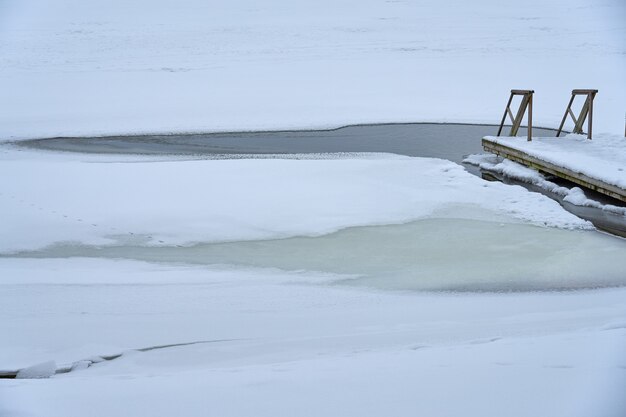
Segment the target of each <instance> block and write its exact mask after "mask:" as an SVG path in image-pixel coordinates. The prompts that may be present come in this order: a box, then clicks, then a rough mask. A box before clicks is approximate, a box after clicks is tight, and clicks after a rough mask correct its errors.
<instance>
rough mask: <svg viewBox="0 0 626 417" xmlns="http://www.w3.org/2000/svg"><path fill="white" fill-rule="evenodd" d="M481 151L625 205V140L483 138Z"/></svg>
mask: <svg viewBox="0 0 626 417" xmlns="http://www.w3.org/2000/svg"><path fill="white" fill-rule="evenodd" d="M482 145H483V148H484V149H485V150H486V151H487V152H491V153H494V154H497V155H499V156H502V157H504V158H507V159H510V160H513V161H516V162H520V163H522V164H524V165H527V166H529V167H532V168H535V169H537V170H540V171H544V172H547V173H549V174H552V175H556V176H558V177H560V178H564V179H567V180H569V181H571V182H573V183H576V184H578V185H582V186H583V187H587V188H590V189H592V190H595V191H598V192H600V193H603V194H605V195H608V196H611V197H613V198H616V199H618V200H621V201H624V202H626V138H624V137H620V136H614V135H599V136H595V137H594V138H593V140H588V139H587V138H586V137H585V136H583V135H575V134H569V135H567V136H565V137H560V138H557V137H543V138H533V140H532V141H527V140H525V139H524V138H520V137H502V136H501V137H496V136H486V137H484V138H483V140H482Z"/></svg>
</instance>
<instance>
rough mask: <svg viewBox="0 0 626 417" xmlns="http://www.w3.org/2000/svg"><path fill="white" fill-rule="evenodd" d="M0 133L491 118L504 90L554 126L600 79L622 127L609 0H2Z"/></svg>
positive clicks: (611, 115) (618, 58)
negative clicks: (522, 93)
mask: <svg viewBox="0 0 626 417" xmlns="http://www.w3.org/2000/svg"><path fill="white" fill-rule="evenodd" d="M2 3H3V5H2V6H1V7H3V9H2V12H1V13H0V15H2V17H0V19H2V20H0V31H2V35H1V36H0V39H1V41H0V51H1V54H0V55H1V56H2V59H1V60H0V91H2V94H3V100H2V101H1V102H0V138H1V139H2V140H10V139H20V138H32V137H52V136H60V135H71V136H76V135H110V134H122V133H140V132H144V133H145V132H191V131H193V132H197V131H240V130H259V129H285V128H322V127H337V126H341V125H346V124H353V123H362V122H367V123H372V122H402V121H438V122H441V121H455V122H485V123H498V122H499V120H500V118H501V115H502V112H503V110H504V106H505V104H506V100H507V98H508V95H509V90H510V89H512V88H530V89H534V90H535V91H536V94H535V99H534V100H535V114H534V120H535V124H536V125H538V126H548V127H557V126H558V124H559V122H560V120H561V117H562V116H563V112H564V111H565V107H566V105H567V102H568V100H569V97H570V93H571V90H572V89H574V88H597V89H599V93H598V95H597V97H596V101H595V104H594V108H595V113H594V130H595V132H596V133H600V132H610V133H615V134H621V133H622V132H623V129H624V111H625V109H626V102H625V101H624V100H626V98H625V97H626V84H625V83H624V82H623V81H624V73H625V72H626V71H625V70H626V68H625V58H624V43H623V39H624V38H625V37H626V33H625V28H624V26H623V19H622V17H623V16H624V7H625V6H624V2H623V1H621V0H602V1H601V2H598V1H597V0H557V1H550V2H546V1H543V0H530V1H525V2H513V1H507V2H504V3H503V2H502V1H500V0H498V1H496V0H482V1H480V2H466V1H460V0H450V1H445V2H442V1H439V0H426V1H420V2H409V1H383V0H366V1H362V0H361V1H356V0H344V1H334V0H333V1H330V0H326V1H316V2H309V3H302V2H298V3H294V2H290V1H287V0H271V1H264V2H261V3H260V2H258V1H253V0H242V1H237V2H227V1H220V2H204V1H199V0H191V1H186V2H184V3H181V2H179V1H175V0H158V1H153V0H150V1H149V0H134V1H132V2H128V1H126V0H91V1H89V2H88V3H86V2H84V1H81V0H58V1H55V2H50V1H48V0H8V1H7V0H5V1H3V2H2Z"/></svg>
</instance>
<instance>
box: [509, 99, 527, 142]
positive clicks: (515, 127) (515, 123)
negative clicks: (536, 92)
mask: <svg viewBox="0 0 626 417" xmlns="http://www.w3.org/2000/svg"><path fill="white" fill-rule="evenodd" d="M530 97H531V96H530V94H525V95H524V97H522V102H521V103H520V105H519V109H517V115H516V116H515V120H514V121H513V126H512V127H511V133H510V135H509V136H517V131H518V130H519V127H520V126H521V124H522V119H523V118H524V113H526V108H527V107H528V101H529V100H530Z"/></svg>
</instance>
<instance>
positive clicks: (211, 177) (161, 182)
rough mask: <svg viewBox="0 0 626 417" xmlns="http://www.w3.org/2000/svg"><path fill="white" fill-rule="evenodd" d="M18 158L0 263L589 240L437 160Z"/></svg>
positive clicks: (6, 199)
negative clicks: (365, 230)
mask: <svg viewBox="0 0 626 417" xmlns="http://www.w3.org/2000/svg"><path fill="white" fill-rule="evenodd" d="M10 154H11V155H18V153H17V152H11V153H10ZM19 155H21V156H20V157H17V156H15V159H12V160H6V161H3V163H2V164H0V175H2V176H3V177H4V178H19V179H20V180H19V182H16V181H8V182H6V183H4V184H3V186H2V189H3V192H2V195H0V203H1V204H0V216H2V217H3V218H5V219H7V221H6V222H2V223H0V251H4V252H10V251H13V252H15V251H18V250H30V249H36V248H41V247H44V246H47V245H51V244H54V243H59V242H68V241H74V242H82V243H87V244H98V245H103V244H114V243H116V242H125V241H128V240H131V241H142V242H143V243H142V244H147V245H157V246H160V245H162V246H174V245H190V244H193V243H197V242H224V241H240V240H260V239H272V238H286V237H292V236H316V235H321V234H327V233H331V232H334V231H337V230H340V229H343V228H346V227H353V226H362V225H372V224H389V223H405V222H408V221H412V220H417V219H423V218H432V217H442V218H466V219H473V218H478V219H496V220H502V221H504V222H509V223H510V222H527V223H530V224H535V225H541V226H550V227H558V228H567V229H593V226H592V225H591V224H590V223H588V222H586V221H584V220H581V219H579V218H578V217H576V216H574V215H572V214H570V213H568V212H566V211H565V210H563V209H562V208H561V207H560V206H559V205H558V203H556V202H554V201H552V200H550V199H549V198H547V197H545V196H542V195H540V194H537V193H529V192H528V191H527V190H525V189H524V188H522V187H518V186H508V185H504V184H501V183H489V182H486V181H483V180H481V179H480V178H477V177H476V176H474V175H471V174H469V173H468V172H467V171H465V169H464V168H463V167H461V166H460V165H458V164H455V163H452V162H449V161H444V160H441V159H433V158H408V157H400V156H394V155H379V156H378V157H377V158H361V157H359V156H352V157H351V156H349V155H344V157H343V158H341V159H329V160H324V159H321V160H282V159H280V160H277V159H275V160H268V159H263V160H259V159H247V160H192V161H181V160H160V161H149V160H148V161H145V160H142V158H141V157H135V158H134V160H132V159H131V160H129V161H128V162H120V161H117V160H116V159H112V158H111V157H106V156H94V157H89V158H87V157H79V158H78V159H76V158H70V157H68V156H64V155H61V156H57V155H50V154H44V153H32V154H31V153H27V154H26V155H22V154H19ZM131 161H132V162H131ZM44 179H45V180H44Z"/></svg>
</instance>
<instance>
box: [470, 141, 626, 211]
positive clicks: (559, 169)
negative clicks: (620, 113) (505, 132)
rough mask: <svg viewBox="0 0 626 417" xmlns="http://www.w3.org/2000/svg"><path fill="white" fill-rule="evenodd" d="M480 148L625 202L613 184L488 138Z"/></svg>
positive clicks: (624, 192) (622, 192)
mask: <svg viewBox="0 0 626 417" xmlns="http://www.w3.org/2000/svg"><path fill="white" fill-rule="evenodd" d="M482 146H483V149H484V150H485V151H486V152H490V153H493V154H496V155H498V156H501V157H503V158H506V159H509V160H511V161H515V162H518V163H521V164H523V165H526V166H528V167H530V168H533V169H536V170H538V171H542V172H546V173H548V174H552V175H554V176H557V177H559V178H563V179H565V180H568V181H570V182H573V183H575V184H578V185H580V186H582V187H585V188H588V189H591V190H594V191H597V192H599V193H602V194H604V195H607V196H610V197H612V198H615V199H617V200H620V201H622V202H626V190H625V189H623V188H621V187H618V186H616V185H613V184H608V183H606V182H604V181H602V180H599V179H597V178H592V177H590V176H588V175H586V174H583V173H581V172H575V171H573V170H571V169H569V168H566V167H563V166H559V165H556V164H553V163H551V162H548V161H544V160H542V159H540V158H538V157H537V156H534V155H529V154H527V153H526V152H524V151H521V150H519V149H514V148H511V147H509V146H506V145H503V144H501V143H496V142H494V141H492V140H490V139H489V138H483V139H482Z"/></svg>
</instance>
